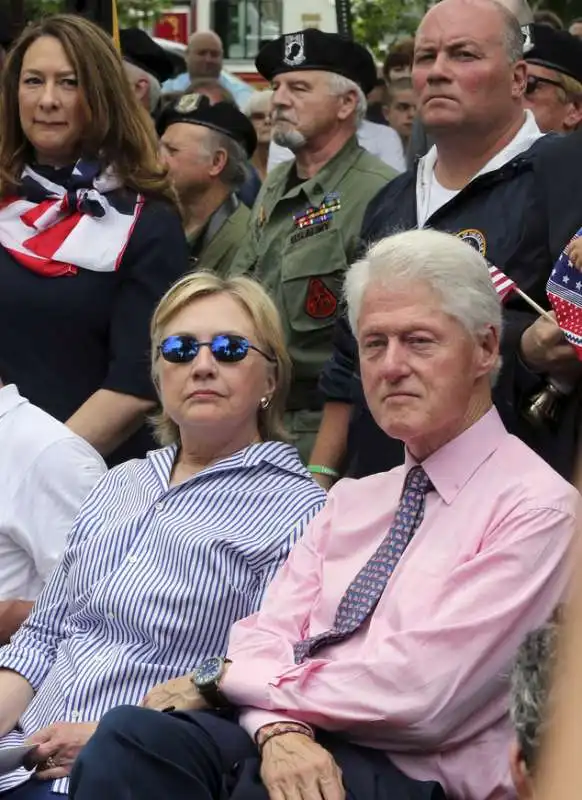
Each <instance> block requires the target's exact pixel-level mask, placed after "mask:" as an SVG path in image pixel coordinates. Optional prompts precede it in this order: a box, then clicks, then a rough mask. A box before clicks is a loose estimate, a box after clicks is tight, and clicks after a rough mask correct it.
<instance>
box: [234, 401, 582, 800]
mask: <svg viewBox="0 0 582 800" xmlns="http://www.w3.org/2000/svg"><path fill="white" fill-rule="evenodd" d="M413 463H414V462H413V459H411V457H410V455H407V457H406V464H405V465H404V466H403V467H399V468H397V469H394V470H391V471H390V472H387V473H381V474H378V475H373V476H371V477H369V478H363V479H361V480H350V479H345V480H342V481H340V482H339V483H338V484H337V485H336V487H334V489H333V490H332V491H331V492H330V494H329V499H328V502H327V505H326V507H325V509H324V510H323V511H322V512H321V514H319V515H318V517H317V518H316V519H315V520H314V521H313V523H312V524H311V526H310V528H309V529H308V531H307V532H306V534H305V536H304V537H303V539H302V540H301V542H300V543H299V544H298V545H297V547H296V548H295V549H294V550H293V553H292V554H291V556H290V558H289V559H288V561H287V563H286V564H285V566H284V567H283V569H282V570H281V572H280V573H279V575H278V576H277V578H276V579H275V581H274V582H273V584H272V586H271V588H270V589H269V591H268V592H267V595H266V597H265V601H264V603H263V605H262V607H261V610H260V612H259V613H258V614H256V615H255V616H253V617H250V618H249V619H246V620H243V621H241V622H239V623H237V624H236V625H235V626H234V627H233V630H232V633H231V638H230V644H229V653H228V655H229V658H231V659H232V660H233V664H231V666H230V668H229V670H228V673H227V674H226V676H225V678H224V680H223V682H222V684H221V689H222V690H223V692H224V694H225V695H226V696H227V697H228V699H229V700H231V701H232V702H234V703H236V704H237V705H239V706H244V707H247V708H250V709H251V710H247V711H245V712H243V714H242V718H241V722H242V724H243V726H244V727H245V728H246V729H247V730H248V731H249V733H250V734H251V735H252V734H254V733H255V732H256V730H257V729H258V728H259V727H261V726H262V725H263V724H267V723H269V722H273V721H275V720H276V719H281V717H282V716H283V718H284V717H285V715H284V714H283V715H282V714H281V713H280V712H278V711H277V709H285V714H287V715H288V716H289V718H293V719H295V720H298V721H304V722H307V723H310V724H313V725H315V726H318V727H321V728H323V729H325V730H329V731H337V732H340V733H342V734H343V735H344V736H345V737H346V738H347V739H349V740H350V741H353V742H355V743H357V744H360V745H363V746H367V747H372V748H375V749H381V750H384V751H385V752H386V754H387V755H388V756H389V757H390V759H391V760H392V761H393V762H394V763H395V764H396V766H398V767H399V768H400V769H401V770H403V772H405V773H406V774H408V775H409V776H411V777H412V778H416V779H419V780H437V781H439V782H440V783H441V784H442V786H443V788H444V790H445V793H446V795H447V797H448V798H450V799H451V800H493V798H495V800H501V798H503V799H504V800H507V798H510V797H514V791H513V789H512V784H511V778H510V775H509V766H508V765H509V760H508V750H509V744H510V740H511V738H512V731H511V725H510V722H509V718H508V700H509V697H508V676H509V672H510V668H511V663H512V660H513V658H514V656H515V653H516V651H517V648H518V646H519V645H520V643H521V641H522V639H523V637H524V636H525V634H526V633H527V632H528V631H530V630H532V629H533V628H535V627H536V626H538V625H540V624H541V623H543V622H544V621H545V620H546V619H547V617H548V616H549V615H550V613H551V612H552V610H553V609H554V607H555V605H556V604H557V603H558V602H559V601H560V600H561V598H562V596H563V593H564V591H565V586H566V582H567V575H566V562H567V551H568V548H569V544H570V542H571V539H572V535H573V531H574V527H575V510H576V502H577V496H578V495H577V492H576V491H575V490H574V488H573V487H572V486H570V485H569V484H568V483H566V481H564V480H563V479H562V478H561V477H560V476H559V475H558V474H557V473H555V472H554V471H553V470H552V469H551V468H550V467H548V466H547V464H545V463H544V462H543V461H542V460H541V459H540V458H539V457H538V456H537V455H536V454H535V453H533V451H531V450H530V449H529V448H528V447H527V446H526V445H524V444H523V443H522V442H521V441H520V440H519V439H517V438H515V437H514V436H511V435H510V434H508V433H507V431H506V430H505V428H504V427H503V424H502V423H501V420H500V419H499V416H498V414H497V412H496V411H495V410H494V409H492V410H490V411H489V412H488V413H487V414H486V415H485V416H484V417H482V418H481V419H480V420H479V421H478V422H477V423H475V424H474V425H473V426H472V427H470V428H468V429H467V430H466V431H465V432H463V433H462V434H461V435H460V436H458V437H457V438H456V439H454V440H452V441H451V442H449V443H448V444H446V445H445V446H444V447H442V448H441V449H440V450H438V451H437V452H435V453H434V454H433V455H431V456H430V457H429V458H427V459H426V460H425V461H424V462H423V467H424V469H425V470H426V472H427V474H428V476H429V478H430V480H431V481H432V483H433V485H434V487H435V491H431V492H430V493H429V494H428V495H427V498H426V510H425V514H424V519H423V521H422V523H421V525H420V526H419V528H418V529H417V531H416V533H415V534H414V537H413V538H412V541H411V542H410V544H409V545H408V547H407V549H406V550H405V552H404V555H403V556H402V558H401V559H400V561H399V563H398V565H397V566H396V568H395V570H394V572H393V574H392V576H391V578H390V580H389V582H388V585H387V587H386V589H385V591H384V593H383V595H382V597H381V598H380V601H379V603H378V605H377V606H376V608H375V610H374V612H373V614H372V615H371V617H370V618H369V620H368V621H367V623H366V624H365V625H363V626H362V627H361V628H360V629H359V630H358V631H357V632H356V633H355V634H354V635H352V636H351V637H350V638H348V639H346V640H345V641H343V642H341V643H338V644H335V645H333V646H328V647H326V648H322V649H321V650H319V651H318V652H317V654H316V655H315V656H314V657H313V658H311V659H308V660H306V661H305V662H304V663H302V664H300V665H295V664H294V661H293V644H294V642H295V641H297V640H299V639H302V638H306V637H308V636H313V635H316V634H318V633H321V632H322V631H326V630H328V629H329V628H330V627H331V625H332V623H333V620H334V617H335V613H336V610H337V607H338V605H339V602H340V599H341V597H342V595H343V593H344V592H345V590H346V588H347V587H348V585H349V584H350V582H351V581H352V580H353V578H354V577H355V575H356V574H357V573H358V572H359V570H360V569H361V568H362V567H363V566H364V564H365V563H366V562H367V561H368V560H369V558H370V557H371V556H372V555H373V553H374V552H375V551H376V549H377V548H378V546H379V544H380V543H381V542H382V540H383V539H384V537H385V536H386V534H387V532H388V530H389V529H390V525H391V523H392V520H393V518H394V514H395V511H396V508H397V506H398V501H399V497H400V494H401V491H402V487H403V483H404V478H405V475H406V473H407V471H408V470H409V469H410V467H411V466H412V465H413Z"/></svg>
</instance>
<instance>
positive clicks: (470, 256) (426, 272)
mask: <svg viewBox="0 0 582 800" xmlns="http://www.w3.org/2000/svg"><path fill="white" fill-rule="evenodd" d="M414 281H423V282H425V283H427V284H428V285H429V286H430V288H431V289H432V290H433V291H434V292H435V293H436V294H438V295H439V296H440V297H441V298H442V308H443V311H444V312H445V313H447V314H449V315H450V316H451V317H453V318H454V319H456V320H457V321H458V322H459V323H460V324H461V325H462V326H463V328H465V330H466V331H467V332H468V333H469V334H470V335H471V336H473V337H477V336H479V335H482V334H483V333H484V332H485V331H486V330H487V329H488V328H491V327H492V328H494V330H496V331H497V333H498V334H499V336H501V327H502V314H501V302H500V299H499V295H498V294H497V292H496V291H495V288H494V286H493V282H492V280H491V277H490V275H489V267H488V264H487V261H486V260H485V259H484V258H483V256H482V255H481V254H480V253H478V252H477V250H475V248H473V247H471V246H470V245H468V244H466V243H465V242H463V240H462V239H459V238H458V237H457V236H453V235H452V234H449V233H441V232H440V231H435V230H429V229H427V230H412V231H405V232H403V233H397V234H394V235H393V236H388V237H387V238H385V239H382V240H381V241H380V242H378V243H377V244H374V245H372V247H371V248H370V249H369V250H368V252H367V253H366V255H365V256H364V258H362V259H360V260H359V261H356V263H355V264H353V265H352V266H351V267H350V269H349V270H348V272H347V274H346V277H345V282H344V293H345V298H346V301H347V305H348V318H349V321H350V325H351V327H352V330H353V332H354V335H356V336H357V330H358V324H359V318H360V311H361V307H362V302H363V299H364V294H365V293H366V290H367V288H368V286H369V285H370V284H372V283H380V284H382V285H384V286H387V287H390V286H393V285H394V284H396V283H400V284H402V283H406V284H409V283H412V282H414ZM500 364H501V362H500V361H499V362H498V364H497V366H496V368H495V370H494V371H493V374H492V376H491V380H492V382H493V381H494V380H495V378H496V377H497V374H498V372H499V367H500Z"/></svg>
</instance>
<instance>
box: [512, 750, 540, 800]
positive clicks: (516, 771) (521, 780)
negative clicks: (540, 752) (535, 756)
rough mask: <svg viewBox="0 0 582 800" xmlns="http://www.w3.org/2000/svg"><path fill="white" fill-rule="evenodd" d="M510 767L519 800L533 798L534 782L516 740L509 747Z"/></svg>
mask: <svg viewBox="0 0 582 800" xmlns="http://www.w3.org/2000/svg"><path fill="white" fill-rule="evenodd" d="M509 769H510V771H511V779H512V780H513V785H514V786H515V791H516V792H517V796H518V798H519V800H533V797H534V791H533V782H532V779H531V777H530V774H529V772H528V769H527V766H526V763H525V761H524V759H523V755H522V752H521V749H520V747H519V745H518V743H517V742H516V741H513V742H512V743H511V746H510V749H509Z"/></svg>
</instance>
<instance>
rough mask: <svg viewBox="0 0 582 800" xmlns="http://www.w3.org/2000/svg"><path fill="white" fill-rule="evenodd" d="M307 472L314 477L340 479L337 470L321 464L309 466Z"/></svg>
mask: <svg viewBox="0 0 582 800" xmlns="http://www.w3.org/2000/svg"><path fill="white" fill-rule="evenodd" d="M307 471H308V472H311V474H312V475H327V476H328V477H330V478H339V476H340V474H339V472H338V471H337V470H336V469H332V468H331V467H324V466H322V465H321V464H308V465H307Z"/></svg>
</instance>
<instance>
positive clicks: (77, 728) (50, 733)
mask: <svg viewBox="0 0 582 800" xmlns="http://www.w3.org/2000/svg"><path fill="white" fill-rule="evenodd" d="M96 730H97V723H96V722H56V723H55V724H54V725H49V726H48V728H42V729H41V730H40V731H37V732H36V733H35V734H34V735H33V736H30V737H29V738H28V739H27V741H26V743H27V744H37V745H38V747H37V749H36V750H35V751H34V752H33V753H31V755H30V756H29V757H28V760H27V765H26V766H27V767H29V768H32V767H33V766H36V768H37V769H36V777H37V778H38V779H40V780H42V781H54V780H56V779H57V778H66V777H67V776H68V775H69V774H70V772H71V769H72V767H73V764H74V763H75V759H76V758H77V756H78V755H79V753H80V751H81V750H82V749H83V747H84V746H85V745H86V744H87V742H88V741H89V739H90V738H91V736H93V734H94V733H95V731H96Z"/></svg>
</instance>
